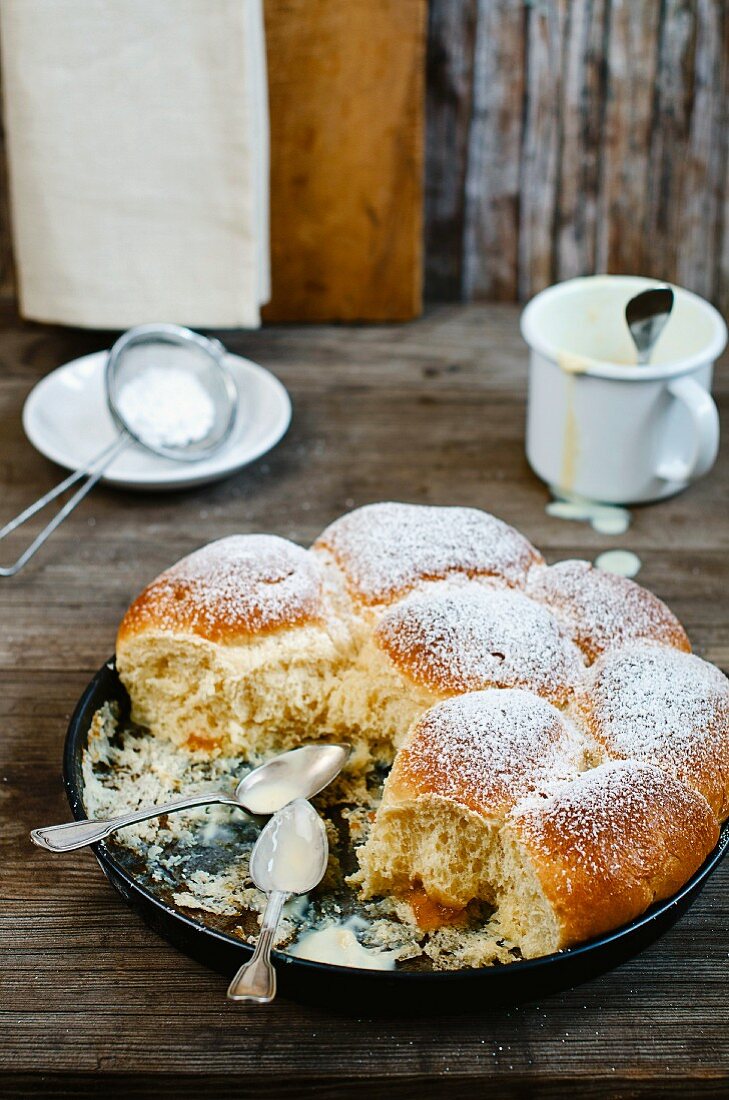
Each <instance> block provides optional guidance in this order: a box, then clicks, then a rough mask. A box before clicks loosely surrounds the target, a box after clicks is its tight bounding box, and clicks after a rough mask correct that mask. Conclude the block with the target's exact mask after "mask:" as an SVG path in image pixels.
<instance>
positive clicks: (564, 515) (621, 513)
mask: <svg viewBox="0 0 729 1100" xmlns="http://www.w3.org/2000/svg"><path fill="white" fill-rule="evenodd" d="M552 492H553V495H554V496H555V497H556V498H557V499H556V500H551V501H550V502H549V503H548V504H547V505H545V509H544V510H545V512H546V513H547V515H548V516H555V517H556V518H558V519H567V520H573V521H575V522H578V523H580V522H583V523H584V522H587V523H589V524H590V526H591V527H592V529H593V531H598V532H599V533H600V534H601V535H624V534H625V532H626V531H627V530H628V528H629V527H630V518H631V517H630V512H629V511H628V509H627V508H619V507H618V506H617V505H613V504H597V503H596V502H595V501H594V500H584V499H583V498H581V497H574V498H573V499H572V500H565V499H564V498H562V497H560V495H559V493H558V492H557V491H556V490H552Z"/></svg>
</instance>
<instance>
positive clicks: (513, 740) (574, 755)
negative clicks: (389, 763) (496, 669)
mask: <svg viewBox="0 0 729 1100" xmlns="http://www.w3.org/2000/svg"><path fill="white" fill-rule="evenodd" d="M580 762H581V748H580V746H579V745H578V743H577V741H576V738H575V736H574V732H573V731H572V729H571V728H570V727H569V725H568V724H567V722H566V721H565V720H564V718H563V717H562V715H561V714H560V712H559V711H558V710H556V708H555V707H553V706H551V704H550V703H548V702H546V700H544V699H539V698H538V697H537V696H536V695H533V694H532V693H531V692H529V691H522V690H521V689H518V688H514V689H510V688H500V689H491V690H487V691H478V692H470V693H469V694H467V695H462V696H459V697H458V698H455V699H448V700H446V701H445V702H444V703H439V704H437V705H436V706H435V707H432V708H431V709H430V710H428V711H427V712H426V713H425V714H424V715H423V717H422V718H420V719H419V720H418V721H417V722H416V723H415V725H414V726H413V729H412V730H411V732H410V735H409V736H408V739H407V742H406V744H405V746H404V747H403V748H402V749H400V752H399V753H398V755H397V757H396V758H395V763H394V765H393V768H392V771H391V772H390V776H389V778H388V780H387V783H386V786H385V794H384V797H383V801H382V806H383V808H389V807H391V806H393V805H396V804H397V803H401V802H408V801H412V800H413V799H415V798H418V797H420V796H422V795H438V796H439V797H442V798H449V799H451V800H452V801H453V802H456V803H458V804H459V805H462V806H466V807H467V808H468V809H470V810H474V811H475V812H477V813H480V814H486V815H501V814H503V813H505V812H506V811H507V810H509V809H510V808H511V807H512V806H514V805H516V803H517V802H518V801H519V799H521V798H524V797H525V796H526V795H528V794H530V793H531V792H532V791H535V790H538V789H542V788H543V787H544V786H545V785H547V784H548V783H549V782H550V781H551V780H553V779H554V778H555V777H558V776H570V775H576V774H577V771H578V767H579V764H580Z"/></svg>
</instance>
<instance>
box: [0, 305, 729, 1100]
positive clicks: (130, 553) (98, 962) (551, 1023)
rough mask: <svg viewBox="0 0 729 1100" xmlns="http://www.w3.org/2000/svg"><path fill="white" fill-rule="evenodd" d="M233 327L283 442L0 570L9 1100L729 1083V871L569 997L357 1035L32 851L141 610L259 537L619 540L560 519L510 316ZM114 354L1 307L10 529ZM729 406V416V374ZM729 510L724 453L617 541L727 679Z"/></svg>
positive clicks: (725, 392) (519, 1092) (92, 507)
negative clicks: (81, 379) (82, 719)
mask: <svg viewBox="0 0 729 1100" xmlns="http://www.w3.org/2000/svg"><path fill="white" fill-rule="evenodd" d="M224 339H226V340H227V343H228V345H229V346H230V347H231V348H233V349H234V350H236V351H240V352H242V353H244V354H247V355H250V356H252V357H253V358H255V359H257V360H259V361H260V362H262V363H264V364H265V365H266V366H268V367H270V368H271V369H272V370H273V371H274V372H275V373H276V374H277V375H278V376H279V377H280V378H281V379H282V380H283V382H284V383H285V384H286V385H287V386H288V387H289V389H290V390H291V393H292V396H293V401H294V420H293V425H292V427H291V430H290V432H289V434H288V436H287V437H286V439H285V440H284V441H283V442H282V443H281V444H280V446H279V447H278V448H277V449H276V450H275V451H273V452H272V453H271V454H270V455H267V456H266V457H265V458H264V459H262V460H261V461H260V462H257V463H256V464H255V465H254V466H253V467H251V468H250V469H249V470H246V471H244V472H243V473H241V474H239V475H237V476H235V477H233V478H231V479H230V480H228V481H225V482H223V483H221V484H219V485H216V486H213V487H211V488H206V489H199V490H192V491H188V492H184V493H174V494H173V493H170V494H168V495H148V496H144V495H135V494H133V493H127V492H115V491H111V490H108V489H104V488H101V489H99V490H97V491H95V493H94V495H93V497H92V498H91V499H89V500H88V501H87V502H85V504H84V505H83V506H82V507H81V508H80V509H79V510H78V512H77V513H76V514H75V516H74V517H73V518H72V519H71V520H70V521H69V522H68V523H66V524H65V525H64V527H63V528H62V529H61V531H60V532H59V533H58V534H57V536H56V537H55V538H54V540H53V542H52V543H51V544H49V546H48V547H47V548H46V549H45V550H44V551H43V552H42V553H41V555H40V556H39V557H38V559H36V561H35V562H34V563H33V564H32V566H31V567H29V568H28V569H27V570H26V571H25V572H24V573H23V574H22V575H21V576H19V577H18V578H16V579H14V580H10V581H7V580H6V581H2V582H0V632H1V633H0V686H1V691H0V714H1V716H2V723H1V725H0V756H1V759H2V767H1V769H0V779H1V784H0V798H1V799H2V802H1V805H2V818H1V822H2V824H1V829H2V834H1V835H2V842H3V854H2V861H1V862H0V882H1V886H0V895H1V896H2V906H1V907H0V922H1V923H0V930H1V935H2V943H1V945H0V947H1V950H0V960H1V961H0V966H1V969H2V978H1V981H2V986H1V990H2V991H1V993H0V1022H1V1026H2V1036H1V1037H0V1072H1V1074H2V1076H0V1093H2V1095H9V1096H23V1097H26V1096H31V1095H41V1094H43V1095H49V1094H52V1095H54V1096H60V1095H64V1096H67V1095H83V1096H86V1095H89V1096H90V1095H92V1094H93V1095H97V1094H99V1095H107V1096H124V1097H130V1096H135V1097H136V1096H143V1095H144V1096H146V1095H156V1096H159V1097H173V1096H174V1097H180V1096H203V1095H204V1096H218V1095H221V1096H223V1095H225V1096H227V1095H230V1096H241V1095H252V1096H253V1095H255V1096H258V1097H273V1096H290V1097H299V1096H303V1095H307V1096H308V1095H316V1096H317V1097H319V1100H329V1098H331V1100H334V1098H338V1097H340V1096H342V1095H356V1096H363V1097H364V1096H367V1097H375V1098H377V1097H380V1096H385V1095H387V1096H388V1097H413V1098H415V1097H425V1096H454V1097H456V1096H458V1097H460V1096H466V1095H473V1096H477V1097H481V1096H483V1097H491V1096H508V1097H526V1096H533V1095H539V1096H549V1097H555V1098H556V1097H561V1096H564V1095H566V1094H570V1093H577V1092H579V1093H580V1094H581V1095H582V1096H583V1097H598V1096H600V1097H603V1096H620V1097H634V1096H645V1095H648V1094H651V1093H659V1094H660V1095H662V1096H667V1095H671V1096H673V1095H676V1096H678V1095H687V1096H693V1095H695V1094H697V1093H699V1092H701V1093H703V1094H705V1095H711V1096H717V1097H718V1096H726V1095H728V1094H729V1037H728V1036H727V1015H728V1009H727V995H726V994H727V973H728V964H729V902H727V900H726V897H725V896H724V891H725V890H726V889H727V887H728V886H729V861H727V862H725V863H724V865H723V867H722V868H721V869H720V870H719V871H718V872H717V874H716V875H715V876H714V878H713V879H712V880H711V882H710V884H709V885H708V887H707V889H706V891H705V893H704V894H703V896H702V897H701V898H700V900H699V901H698V902H697V904H696V905H695V906H694V908H693V909H692V910H691V912H690V913H689V915H688V916H687V917H686V918H685V919H684V920H683V921H681V922H680V924H679V925H678V926H677V927H676V928H675V929H674V930H673V931H672V932H670V933H669V934H668V935H666V936H665V937H664V938H663V939H662V940H661V941H660V942H659V943H657V944H655V945H654V946H653V947H652V948H650V949H649V950H648V951H646V952H645V953H644V954H643V955H642V956H641V957H639V958H637V959H635V960H633V961H632V962H629V963H627V964H626V965H624V966H623V967H621V968H620V969H619V970H617V971H614V972H613V973H610V974H608V975H606V976H604V977H602V978H600V979H597V980H595V981H593V982H591V983H589V984H588V985H585V986H583V987H581V988H578V989H575V990H573V991H572V992H568V993H563V994H561V995H557V996H553V997H551V998H549V999H547V1000H544V1001H543V1002H541V1003H539V1004H529V1005H524V1006H521V1007H518V1008H512V1009H510V1010H505V1009H498V1010H497V1009H492V1008H490V1007H489V1005H488V1004H484V1006H483V1011H482V1012H480V1013H479V1014H478V1015H472V1016H468V1017H460V1018H459V1017H451V1018H440V1019H417V1020H414V1019H387V1018H384V1019H351V1018H346V1017H342V1016H340V1015H338V1014H337V1011H336V1006H332V1011H331V1012H324V1011H315V1010H312V1009H305V1008H302V1007H300V1006H298V1005H296V1004H293V1003H287V1002H286V1001H284V1000H280V1001H278V1002H277V1003H276V1004H275V1005H274V1006H272V1007H271V1008H270V1009H266V1010H259V1011H241V1010H239V1009H236V1008H233V1007H230V1006H229V1005H227V1004H226V1002H225V985H226V983H225V981H224V980H223V979H222V978H221V977H220V976H219V975H217V974H214V973H212V972H210V971H208V970H206V969H204V968H203V967H202V966H199V965H197V964H196V963H194V962H191V961H190V960H189V959H187V958H186V957H185V956H183V955H180V954H178V953H177V952H176V951H175V950H173V949H172V948H171V947H169V946H167V944H166V943H164V942H162V941H161V940H159V939H158V938H157V937H156V936H155V935H153V933H152V932H150V931H149V930H148V929H147V928H146V927H145V926H144V925H143V924H142V923H141V921H140V920H139V919H138V918H137V917H136V916H135V915H133V914H132V913H131V912H130V911H129V910H128V909H127V908H126V907H125V906H124V904H123V903H122V901H121V900H120V898H119V897H118V896H117V894H116V893H114V892H113V891H112V890H111V888H110V887H109V886H108V885H107V883H106V881H105V880H104V878H103V876H102V875H101V873H100V871H99V869H98V867H97V865H96V863H95V860H94V857H93V855H92V854H91V853H89V852H80V853H76V854H74V855H71V856H67V857H63V858H61V857H58V858H54V857H52V856H51V855H49V854H46V853H44V852H42V851H39V850H37V849H34V848H32V847H31V845H30V842H29V840H28V830H29V829H30V828H31V826H33V825H38V824H42V823H46V822H52V821H60V820H63V819H64V818H67V817H68V807H67V805H66V803H65V799H64V796H63V793H62V789H61V781H60V762H61V747H62V743H63V737H64V732H65V725H66V721H67V719H68V716H69V714H70V711H71V709H72V707H73V705H74V703H75V701H76V699H77V697H78V695H79V693H80V692H81V690H82V688H83V687H84V685H85V684H86V682H87V680H88V678H89V676H90V674H91V673H92V671H93V670H95V669H96V668H97V667H98V666H99V665H100V664H101V662H102V661H103V660H104V659H105V658H106V657H107V656H108V655H109V654H110V653H111V652H112V650H113V646H114V634H115V628H116V624H117V622H118V620H119V618H120V616H121V614H122V612H123V611H124V608H125V607H126V604H127V602H128V601H129V599H130V598H131V597H132V596H133V595H134V594H135V593H136V592H137V591H138V589H140V588H141V587H142V586H143V585H144V584H145V583H146V582H147V581H148V580H150V579H151V578H152V577H153V576H154V575H155V574H156V573H158V572H159V571H160V570H161V569H162V568H163V567H165V566H166V565H168V564H169V563H170V562H172V561H174V560H175V559H176V558H178V557H179V556H180V555H181V554H184V553H186V552H187V551H189V550H191V549H192V548H193V547H195V546H198V545H199V544H200V543H202V542H205V541H207V540H209V539H213V538H218V537H219V536H221V535H228V534H231V533H233V532H239V531H274V532H277V533H279V534H281V535H286V536H288V537H289V538H293V539H296V540H299V541H301V542H308V541H309V540H311V539H312V538H313V537H314V536H315V535H316V533H317V532H318V531H319V530H320V529H321V528H322V527H323V526H324V524H326V523H327V522H328V521H329V520H331V519H332V518H333V517H334V516H336V515H337V514H339V513H340V512H342V511H345V510H346V509H349V508H352V507H354V506H355V505H360V504H364V503H366V502H367V501H372V500H378V499H388V498H390V499H394V500H411V501H421V502H426V501H427V502H430V503H435V504H446V503H448V504H453V503H459V504H468V505H475V506H477V507H480V508H486V509H488V510H491V511H493V512H495V513H497V514H498V515H500V516H502V517H503V518H504V519H506V520H508V521H509V522H510V523H513V524H515V525H516V526H517V527H519V528H521V529H522V530H523V531H524V532H525V533H526V534H527V535H528V536H529V537H530V538H531V539H532V540H533V541H534V542H535V543H536V544H537V545H538V546H540V547H541V548H542V549H543V550H544V551H545V553H546V555H547V557H548V559H549V560H550V561H554V560H557V559H560V558H566V557H569V556H573V555H579V556H584V557H590V558H592V557H594V556H595V555H596V553H597V552H598V551H599V550H601V549H604V548H605V546H606V545H607V544H609V543H610V540H609V539H607V538H606V537H605V536H600V535H597V534H595V533H594V532H592V531H591V530H590V529H589V528H588V527H587V526H584V525H579V524H574V523H567V522H564V521H560V520H557V519H551V518H549V517H547V516H546V515H545V512H544V505H545V503H546V500H547V494H546V490H545V488H544V486H543V485H541V484H540V483H539V482H538V481H537V480H536V478H535V477H534V476H533V475H532V474H531V472H530V470H529V469H528V467H527V465H526V462H525V459H524V446H523V430H524V395H525V362H526V356H525V351H524V348H523V346H522V344H521V341H520V338H519V336H518V331H517V312H516V310H515V308H514V307H511V306H503V307H502V306H490V307H486V306H482V307H468V308H463V307H456V306H452V307H441V308H431V309H430V310H429V311H428V313H427V315H426V317H425V318H424V319H423V320H422V321H419V322H417V323H415V324H412V325H409V326H404V327H396V326H392V327H382V328H372V327H370V328H368V327H359V328H333V327H328V328H293V327H285V328H276V329H269V330H265V331H263V332H260V333H249V334H240V333H236V334H235V335H228V336H225V335H224ZM108 344H109V336H108V334H103V333H101V334H99V333H80V332H75V331H71V330H59V329H52V328H44V327H41V326H33V325H23V324H18V323H17V322H14V321H13V320H12V319H6V325H5V328H4V331H3V333H2V335H1V336H0V416H1V417H2V423H1V428H2V430H1V433H0V482H1V484H2V496H1V498H0V499H1V501H2V516H3V517H5V516H10V515H13V514H15V512H16V511H18V510H19V509H20V508H21V507H22V506H24V505H25V504H26V503H28V502H29V501H30V500H32V499H33V498H34V497H35V496H36V495H37V494H39V493H41V492H42V491H44V490H46V489H47V488H48V487H50V486H51V485H52V484H53V483H54V481H55V480H56V479H57V477H58V471H57V470H56V469H55V468H54V467H53V466H52V465H51V464H50V463H48V462H46V461H45V460H44V459H43V458H41V457H40V456H39V455H37V454H36V453H35V452H34V451H33V449H32V448H31V447H30V445H29V444H28V443H27V442H26V440H25V437H24V435H23V432H22V429H21V426H20V410H21V407H22V404H23V400H24V398H25V396H26V394H27V393H28V391H29V390H30V388H31V387H32V385H33V384H34V383H35V382H36V381H37V379H38V378H40V377H41V375H43V374H44V373H45V372H47V371H48V370H50V369H51V368H53V367H55V366H57V365H58V364H59V363H61V362H64V361H65V360H67V359H70V358H72V357H74V356H76V355H80V354H82V353H85V352H88V351H92V350H95V349H97V348H102V347H105V346H108ZM717 391H718V397H719V400H720V402H721V403H722V404H723V409H724V413H725V415H726V414H728V413H729V374H727V372H726V371H724V372H722V371H720V372H719V377H718V379H717ZM727 427H729V425H727V424H726V423H725V429H726V428H727ZM728 498H729V464H728V463H727V456H726V448H725V451H724V455H723V458H722V459H721V460H720V462H719V465H718V466H717V468H716V469H715V471H714V472H713V474H711V475H710V476H709V477H708V478H706V479H705V480H704V481H703V482H701V483H700V484H699V485H697V486H696V487H695V488H693V489H692V490H691V491H690V492H688V493H686V494H685V495H683V496H680V497H677V498H676V499H674V500H671V501H668V502H666V503H664V504H661V505H659V506H656V507H648V508H643V509H639V510H636V512H635V516H634V523H633V526H632V528H631V529H630V531H629V532H628V534H627V535H625V536H623V537H622V538H620V539H619V540H617V541H618V542H619V543H620V544H621V545H624V546H625V547H628V548H630V549H632V550H635V551H636V552H637V553H638V554H639V555H640V557H641V558H642V560H643V571H642V573H641V577H640V579H641V580H643V581H644V582H645V583H646V584H647V585H648V586H649V587H651V588H654V589H655V591H656V592H658V593H659V595H661V596H662V597H664V598H665V599H666V600H667V601H668V603H669V604H670V605H671V606H672V607H673V608H674V609H675V611H676V612H677V613H678V615H679V616H680V618H681V619H682V620H683V622H684V623H685V625H686V627H687V629H688V631H689V633H690V635H691V637H692V638H693V640H694V642H695V645H696V649H697V651H698V652H699V653H700V654H702V655H703V656H706V657H708V658H709V659H710V660H712V661H715V662H716V663H718V664H719V665H721V666H722V667H723V668H725V669H726V668H728V667H729V633H728V632H727V628H726V611H727V599H726V583H727V551H728V548H729V524H728V523H727V500H728ZM614 542H615V540H613V544H614ZM11 549H12V548H9V547H8V546H7V544H6V546H5V547H4V548H3V560H5V559H8V560H9V559H10V557H11V553H10V551H11ZM471 1090H473V1091H472V1092H471Z"/></svg>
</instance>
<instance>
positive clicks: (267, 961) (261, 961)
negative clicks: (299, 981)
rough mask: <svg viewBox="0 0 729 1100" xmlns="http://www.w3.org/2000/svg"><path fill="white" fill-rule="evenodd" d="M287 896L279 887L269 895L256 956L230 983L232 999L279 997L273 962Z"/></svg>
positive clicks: (259, 1000) (264, 1001)
mask: <svg viewBox="0 0 729 1100" xmlns="http://www.w3.org/2000/svg"><path fill="white" fill-rule="evenodd" d="M287 897H288V895H287V894H283V893H281V891H279V890H274V891H273V892H272V893H271V894H269V896H268V902H267V903H266V911H265V913H264V914H263V923H262V924H261V933H260V935H259V937H258V943H257V944H256V950H255V951H254V952H253V958H252V959H251V960H250V961H249V962H247V963H244V964H243V966H242V967H241V968H240V970H239V971H238V973H237V974H236V976H235V977H234V978H233V981H232V982H231V983H230V985H229V986H228V1000H229V1001H241V1002H243V1003H244V1004H252V1005H266V1004H269V1003H270V1002H271V1001H272V1000H273V999H274V997H275V996H276V971H275V970H274V969H273V963H272V962H271V948H272V947H273V940H274V937H275V935H276V929H277V927H278V922H279V920H280V919H281V910H282V909H283V906H284V902H285V901H286V898H287Z"/></svg>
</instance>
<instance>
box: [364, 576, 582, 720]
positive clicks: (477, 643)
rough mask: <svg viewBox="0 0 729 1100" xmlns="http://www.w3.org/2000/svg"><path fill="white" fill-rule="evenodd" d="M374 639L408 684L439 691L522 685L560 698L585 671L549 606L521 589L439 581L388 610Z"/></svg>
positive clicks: (552, 698) (452, 692)
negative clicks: (539, 602)
mask: <svg viewBox="0 0 729 1100" xmlns="http://www.w3.org/2000/svg"><path fill="white" fill-rule="evenodd" d="M375 640H376V642H377V644H378V645H379V647H380V648H381V649H382V650H383V651H384V652H385V653H386V654H387V655H388V657H389V658H390V660H391V661H392V662H393V664H394V665H395V666H396V667H397V668H398V669H399V670H400V672H402V673H404V674H405V675H406V676H407V677H409V679H411V680H412V681H413V682H414V683H416V684H418V685H420V686H421V687H425V688H428V689H429V690H430V691H433V692H436V693H438V694H440V695H455V694H461V693H462V692H466V691H477V690H480V689H483V688H488V687H501V688H506V687H524V688H528V689H529V690H530V691H533V692H535V694H537V695H541V696H542V697H543V698H545V699H549V700H550V702H553V703H556V704H564V703H566V702H567V700H568V699H569V697H570V696H571V694H572V692H573V690H574V687H575V685H576V683H577V682H578V680H579V678H580V675H581V674H582V672H583V671H584V665H583V662H582V656H581V654H580V652H579V650H578V649H577V648H576V647H575V646H574V644H573V643H572V642H571V641H570V639H569V638H568V637H567V635H566V633H565V631H564V630H563V628H562V627H561V626H560V624H559V623H558V622H557V620H556V619H555V618H554V616H553V615H552V614H551V612H550V611H548V610H547V608H545V607H542V606H541V605H540V604H538V603H535V601H534V600H530V599H529V598H528V597H527V596H525V595H524V594H523V593H521V592H517V591H514V590H513V589H508V588H489V587H485V586H484V585H483V584H482V583H479V582H477V581H474V582H469V581H460V582H459V583H454V582H453V581H445V582H441V583H439V584H435V585H431V586H429V587H428V588H427V589H425V590H421V591H418V592H415V593H413V594H411V595H410V596H407V597H406V598H405V599H404V600H402V601H400V602H399V603H397V604H395V605H394V606H392V607H390V608H388V609H387V611H386V612H385V613H384V615H383V616H382V618H381V619H380V621H379V623H378V624H377V627H376V629H375Z"/></svg>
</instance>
